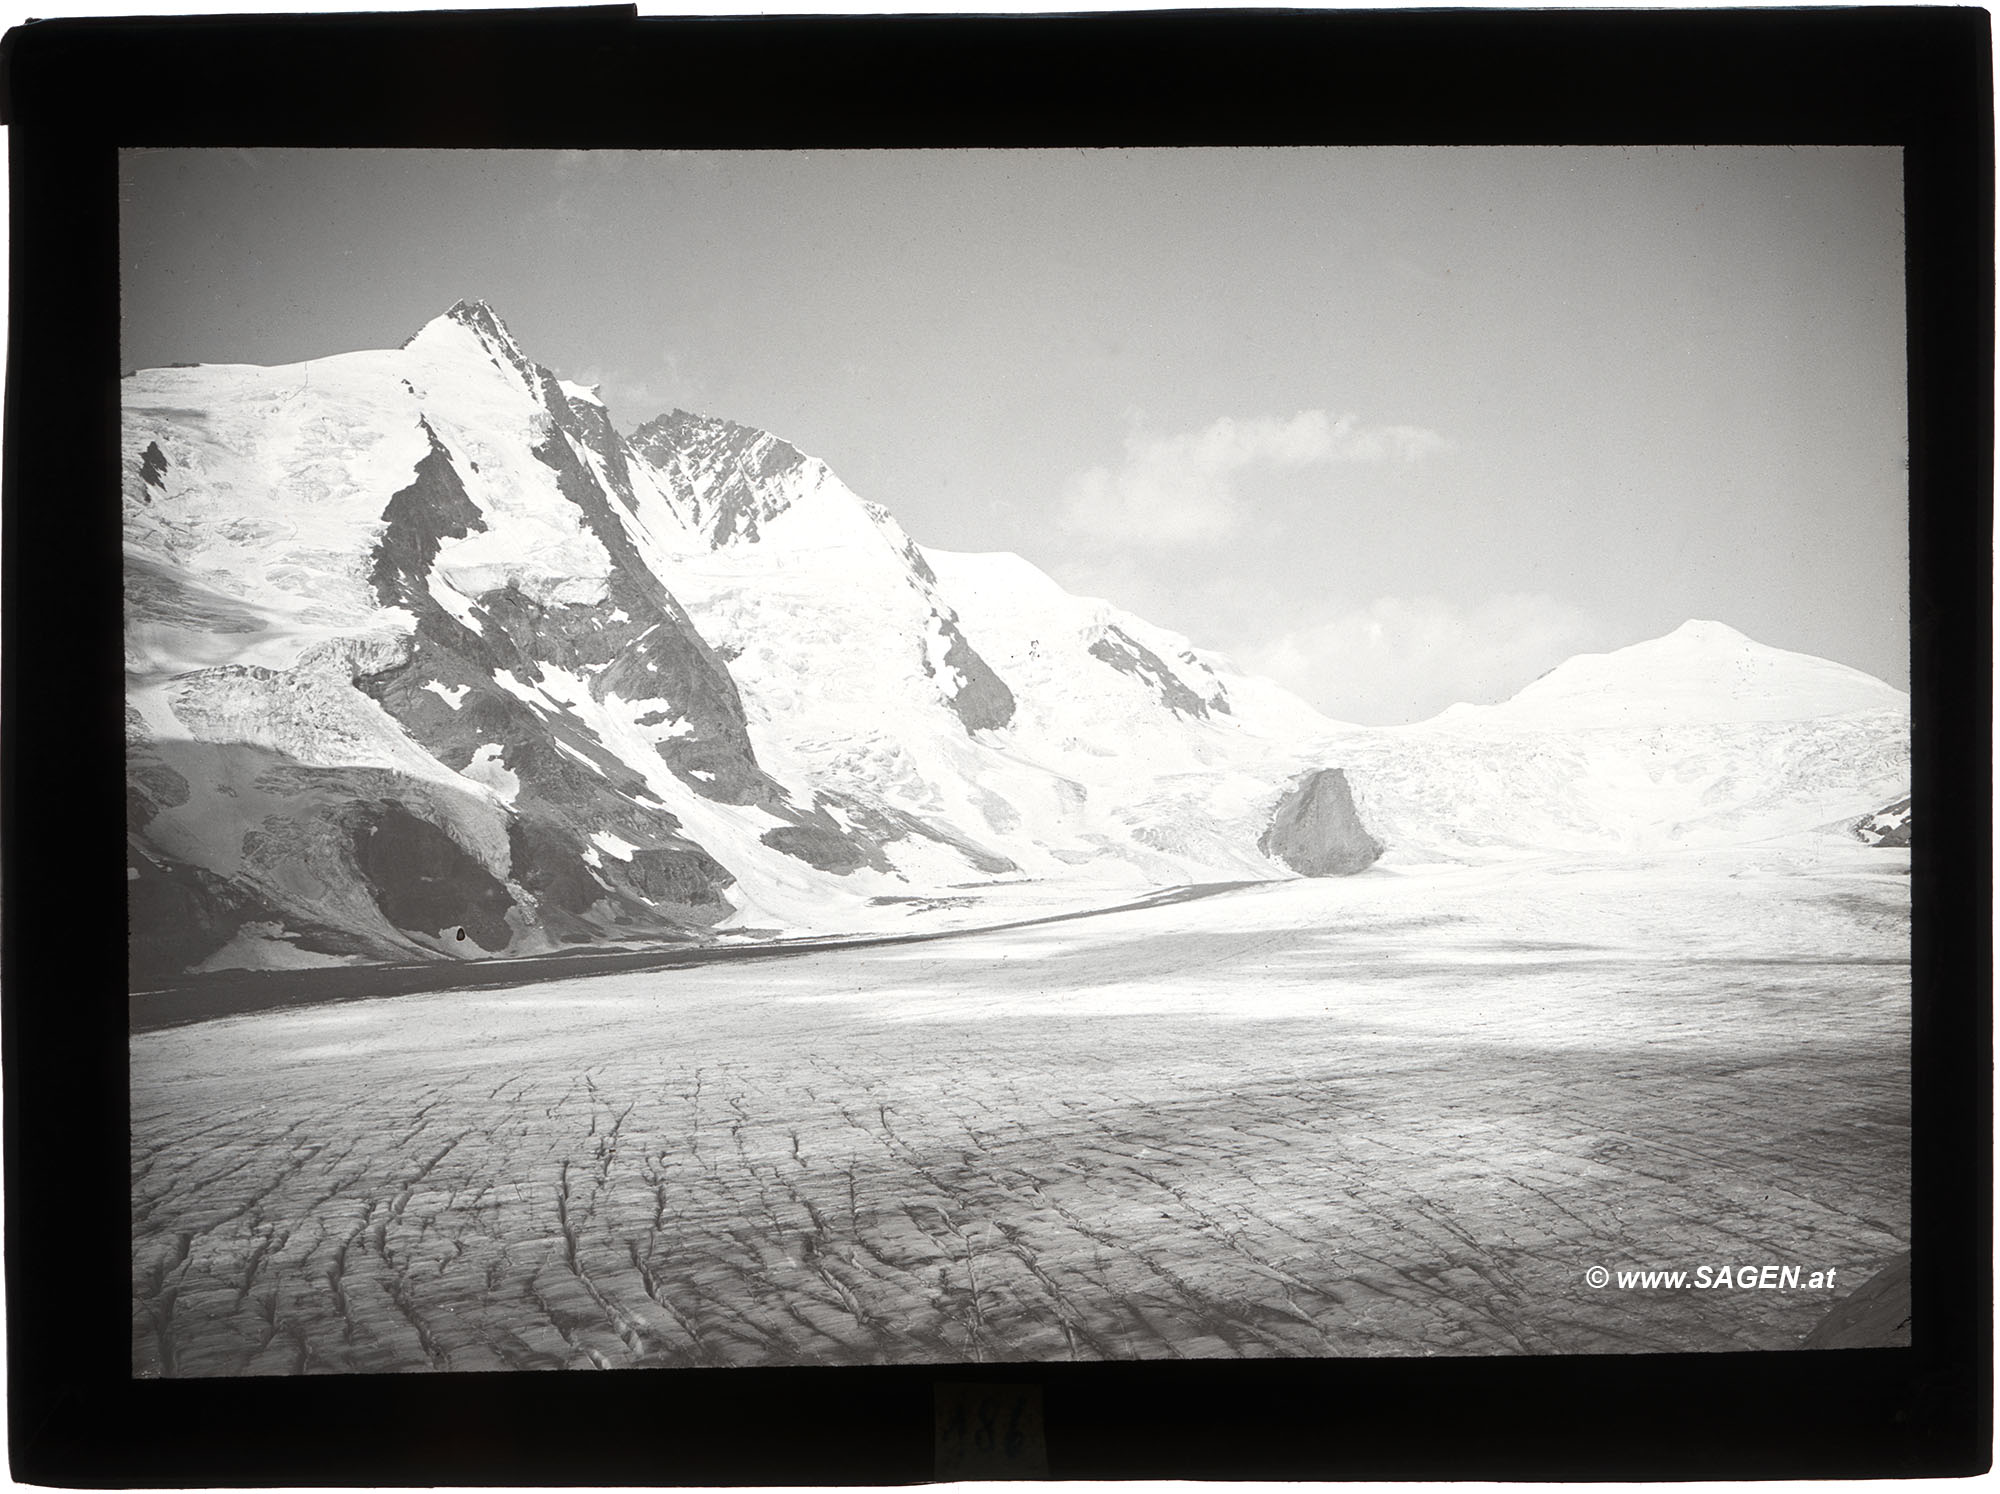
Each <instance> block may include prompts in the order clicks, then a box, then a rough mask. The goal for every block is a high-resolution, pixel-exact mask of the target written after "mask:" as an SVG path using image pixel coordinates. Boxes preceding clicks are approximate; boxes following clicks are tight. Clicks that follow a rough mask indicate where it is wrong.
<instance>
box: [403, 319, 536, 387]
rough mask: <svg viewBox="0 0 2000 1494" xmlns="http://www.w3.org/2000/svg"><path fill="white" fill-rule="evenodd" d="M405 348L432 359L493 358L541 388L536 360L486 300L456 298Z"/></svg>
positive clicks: (471, 360) (478, 360)
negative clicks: (522, 346) (458, 299)
mask: <svg viewBox="0 0 2000 1494" xmlns="http://www.w3.org/2000/svg"><path fill="white" fill-rule="evenodd" d="M403 349H404V351H406V352H412V353H415V354H416V355H417V358H418V359H419V360H420V361H423V362H428V363H436V362H439V361H444V362H451V361H454V360H466V361H470V362H474V363H481V362H488V361H490V362H491V363H493V364H494V365H495V366H497V367H500V368H501V369H503V370H505V369H512V370H513V372H514V374H515V375H517V376H518V377H519V378H520V379H521V381H522V382H523V383H524V384H526V385H527V387H528V389H529V390H530V391H532V392H539V386H540V382H541V380H540V376H539V372H538V370H537V369H536V366H535V364H534V362H533V360H531V359H530V358H529V357H528V355H527V354H526V353H524V352H522V351H521V345H520V344H519V343H518V342H516V341H515V340H514V334H513V333H512V332H509V331H508V330H507V324H506V323H505V322H503V321H501V320H500V317H499V314H498V313H497V312H495V311H494V310H493V308H492V307H491V306H488V305H487V304H486V303H485V302H484V301H454V302H453V303H452V305H451V309H450V310H448V311H446V312H444V313H442V314H441V315H439V316H435V317H432V318H431V319H430V320H429V321H428V322H426V323H424V325H423V326H422V327H420V328H418V329H417V332H416V334H415V335H414V336H412V337H411V338H410V339H409V340H408V341H406V342H405V343H404V344H403Z"/></svg>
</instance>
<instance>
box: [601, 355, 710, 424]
mask: <svg viewBox="0 0 2000 1494" xmlns="http://www.w3.org/2000/svg"><path fill="white" fill-rule="evenodd" d="M577 380H578V382H579V383H583V384H590V385H594V386H596V387H597V391H598V395H599V397H600V398H601V399H603V401H604V403H605V405H606V406H607V407H608V408H609V409H610V410H611V412H612V416H613V418H614V419H615V420H616V421H617V422H618V423H619V425H620V427H621V428H624V427H627V426H633V425H641V424H643V423H645V422H646V421H648V420H651V419H652V418H653V417H654V416H655V415H664V414H665V413H666V412H667V411H668V410H671V409H673V408H674V407H675V406H679V407H681V408H682V409H689V410H699V409H700V408H701V407H702V406H703V404H704V403H705V402H706V398H707V393H708V386H707V383H706V381H705V380H703V379H701V378H700V377H698V376H697V375H695V374H691V373H689V372H688V371H687V370H686V368H685V367H684V366H683V363H682V360H681V356H680V354H679V353H677V352H676V351H674V349H672V348H664V349H662V350H661V352H660V358H659V362H658V363H656V364H655V365H654V366H653V367H652V368H650V369H648V370H645V371H644V372H641V373H637V374H632V373H628V372H626V371H625V370H623V369H618V368H601V367H599V366H598V365H596V364H592V365H591V366H590V367H589V368H586V369H584V370H583V371H582V372H581V373H580V374H579V375H578V376H577Z"/></svg>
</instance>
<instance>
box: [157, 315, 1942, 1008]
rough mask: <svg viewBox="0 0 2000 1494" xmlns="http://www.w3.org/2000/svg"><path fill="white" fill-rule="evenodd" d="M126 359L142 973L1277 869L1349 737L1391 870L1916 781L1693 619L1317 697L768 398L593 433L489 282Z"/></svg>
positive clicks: (981, 899) (464, 953) (691, 932)
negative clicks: (1554, 658)
mask: <svg viewBox="0 0 2000 1494" xmlns="http://www.w3.org/2000/svg"><path fill="white" fill-rule="evenodd" d="M124 402H125V422H124V442H125V449H126V455H127V458H128V461H127V465H126V479H125V488H124V513H125V538H126V547H127V586H126V592H127V619H126V622H127V627H126V634H127V637H126V648H127V669H128V680H129V684H128V709H127V723H128V738H129V748H128V802H129V805H130V808H131V814H130V827H131V834H130V842H131V862H130V867H131V870H130V877H131V880H130V881H129V883H128V887H129V890H130V897H131V900H132V914H133V927H134V937H133V953H134V969H135V975H136V976H138V977H142V978H157V977H163V976H170V975H172V974H174V973H175V972H177V971H180V970H184V969H187V968H191V967H195V966H201V967H203V968H221V967H224V966H228V965H231V964H241V963H261V964H270V965H273V966H305V965H311V964H315V963H326V962H343V961H350V960H356V959H363V960H382V959H392V960H410V959H457V958H468V957H483V956H489V955H493V954H501V953H504V954H525V953H530V952H536V951H542V950H548V949H553V948H557V947H560V946H563V945H569V944H606V943H613V944H616V943H626V944H629V943H634V942H648V941H660V940H687V939H710V938H714V937H717V931H726V930H741V931H759V932H766V933H769V932H778V931H792V932H818V933H828V932H834V933H838V932H861V931H867V930H879V929H891V928H893V929H902V928H909V927H912V926H916V927H942V926H954V925H963V924H968V923H974V922H978V921H981V920H988V921H990V920H991V919H993V918H996V917H1001V916H1005V914H1006V913H1007V912H1008V911H1015V912H1025V911H1046V910H1052V909H1056V908H1073V907H1076V906H1078V905H1082V904H1089V903H1091V902H1093V901H1101V900H1104V899H1107V898H1110V897H1113V896H1122V895H1124V894H1126V893H1128V892H1132V891H1139V890H1143V889H1148V888H1155V887H1160V886H1165V885H1172V884H1185V883H1192V882H1207V881H1218V880H1232V879H1252V878H1272V877H1279V876H1283V875H1286V874H1287V867H1286V866H1285V865H1284V864H1283V863H1281V862H1280V861H1278V860H1275V859H1273V857H1272V856H1271V855H1268V854H1266V853H1265V851H1264V850H1263V849H1260V841H1262V842H1263V843H1264V844H1271V842H1270V841H1269V840H1268V839H1266V836H1267V832H1269V831H1270V830H1271V829H1272V826H1273V820H1274V814H1275V813H1276V812H1277V811H1278V808H1279V806H1280V804H1281V801H1283V800H1284V799H1285V796H1286V795H1287V793H1288V792H1290V791H1291V790H1292V788H1293V786H1295V785H1297V784H1300V783H1307V782H1314V781H1325V782H1331V781H1333V779H1331V778H1325V779H1318V778H1315V775H1324V774H1331V773H1333V772H1334V771H1335V770H1339V778H1340V781H1342V782H1344V783H1345V784H1346V785H1348V786H1349V787H1350V788H1351V791H1352V792H1351V799H1352V803H1351V805H1349V806H1346V807H1344V809H1343V815H1344V816H1345V819H1353V820H1354V825H1353V826H1352V827H1350V828H1351V829H1352V832H1353V834H1354V836H1355V837H1357V842H1356V843H1357V844H1359V843H1360V840H1359V837H1364V836H1365V837H1367V838H1368V840H1369V841H1370V842H1371V843H1372V842H1373V841H1376V840H1379V841H1380V842H1382V843H1383V844H1385V845H1386V847H1387V849H1386V852H1385V853H1384V857H1383V861H1382V863H1381V864H1382V866H1383V867H1384V868H1386V869H1390V870H1393V869H1394V868H1395V867H1396V866H1398V865H1407V864H1410V863H1411V862H1413V861H1421V860H1425V859H1438V858H1447V859H1456V860H1487V859H1496V858H1505V857H1510V856H1520V855H1529V854H1540V853H1547V852H1550V851H1587V852H1590V853H1593V854H1596V853H1611V854H1650V853H1653V852H1655V851H1660V850H1672V849H1674V848H1677V847H1682V846H1698V845H1704V844H1712V843H1715V842H1717V841H1719V840H1728V839H1736V840H1744V839H1754V838H1758V837H1765V836H1772V835H1791V834H1797V833H1801V832H1808V831H1811V830H1813V829H1814V828H1815V827H1817V826H1821V825H1825V824H1831V823H1833V822H1835V821H1837V820H1840V818H1841V817H1842V816H1847V817H1849V819H1850V821H1851V818H1852V817H1853V816H1857V815H1865V814H1867V813H1869V812H1871V811H1874V810H1876V809H1879V808H1880V807H1881V806H1882V805H1883V804H1885V803H1890V802H1892V801H1893V800H1894V799H1895V798H1896V796H1897V795H1898V794H1905V793H1907V788H1908V702H1907V698H1906V697H1904V696H1902V695H1901V694H1900V692H1896V691H1893V690H1890V689H1889V687H1888V686H1886V685H1883V684H1881V682H1879V681H1875V680H1871V679H1869V678H1868V677H1867V676H1865V675H1860V674H1857V673H1856V672H1855V671H1852V670H1846V669H1843V668H1842V667H1841V666H1838V665H1833V664H1829V663H1827V662H1826V661H1824V660H1816V659H1810V658H1807V657H1805V656H1802V655H1797V654H1786V653H1783V652H1781V651H1778V650H1772V649H1765V648H1762V647H1761V646H1760V645H1757V644H1755V643H1753V642H1751V641H1750V640H1749V639H1746V638H1744V637H1743V636H1742V635H1741V634H1738V633H1735V632H1734V631H1733V630H1731V629H1728V628H1726V627H1723V626H1722V625H1720V624H1706V623H1696V624H1689V625H1688V626H1687V627H1685V628H1683V629H1681V630H1680V631H1678V632H1676V633H1675V634H1672V635H1670V636H1669V637H1668V638H1665V639H1661V640H1656V641H1655V642H1653V643H1650V644H1642V645H1638V646H1636V647H1635V648H1633V649H1627V650H1623V651H1621V652H1619V653H1617V654H1611V655H1602V656H1586V657H1583V658H1579V659H1576V660H1572V661H1571V662H1570V663H1568V664H1566V665H1563V666H1561V667H1560V668H1559V669H1557V670H1555V671H1553V672H1552V673H1551V674H1550V675H1549V676H1547V677H1546V678H1545V679H1543V680H1541V681H1538V682H1537V683H1536V684H1535V685H1531V686H1530V687H1529V688H1528V689H1526V690H1524V691H1522V692H1521V693H1520V695H1518V696H1517V697H1516V698H1515V699H1514V700H1513V701H1510V702H1507V703H1505V704H1503V705H1501V706H1496V707H1483V708H1473V707H1458V708H1454V709H1453V710H1452V711H1449V712H1447V713H1445V715H1444V716H1442V717H1440V718H1438V719H1437V720H1435V721H1433V722H1429V723H1424V724H1422V725H1419V726H1415V727H1408V728H1398V729H1394V730H1383V731H1370V730H1364V729H1362V728H1359V727H1353V726H1347V725H1343V724H1341V723H1337V722H1333V721H1329V720H1327V719H1326V718H1324V717H1322V716H1320V715H1319V714H1318V713H1316V712H1314V711H1313V710H1312V709H1311V708H1310V707H1308V706H1307V705H1305V704H1304V703H1303V702H1302V701H1299V700H1298V699H1297V698H1295V697H1293V696H1291V695H1290V694H1288V693H1287V692H1285V691H1284V690H1282V689H1280V688H1279V687H1278V686H1276V685H1274V684H1272V683H1270V682H1269V681H1265V680H1258V679H1255V678H1251V677H1247V676H1244V675H1241V674H1239V673H1237V672H1236V671H1235V670H1234V669H1233V668H1232V667H1231V666H1230V665H1229V664H1228V662H1227V661H1226V660H1224V659H1222V658H1221V657H1220V656H1219V655H1215V654H1211V653H1207V652H1205V651H1203V650H1200V649H1197V648H1196V647H1194V646H1193V645H1192V644H1191V643H1190V642H1189V641H1188V640H1187V639H1185V638H1182V637H1180V636H1178V635H1176V634H1173V633H1171V632H1168V631H1166V630H1164V629H1160V628H1156V627H1153V626H1152V625H1150V624H1148V623H1147V622H1145V621H1144V620H1143V619H1140V618H1137V617H1134V616H1132V615H1131V614H1129V613H1126V612H1123V611H1120V610H1119V609H1117V608H1116V607H1113V606H1111V605H1110V604H1109V603H1106V602H1101V601H1095V600H1091V599H1087V598H1080V597H1076V596H1072V595H1070V594H1069V593H1068V592H1066V591H1064V590H1063V589H1062V588H1061V587H1059V586H1058V585H1057V584H1056V583H1055V582H1054V581H1053V580H1051V579H1050V578H1049V577H1048V576H1046V575H1044V574H1043V573H1042V572H1040V571H1039V570H1037V569H1036V568H1035V567H1034V566H1032V565H1031V564H1029V563H1028V562H1027V561H1025V560H1023V559H1021V558H1020V557H1018V556H1014V555H1005V554H997V555H966V554H956V553H951V552H945V551H927V550H924V549H921V548H920V547H919V546H917V545H916V544H914V543H913V542H912V541H911V540H910V538H909V536H908V535H906V534H905V533H904V532H903V530H902V528H901V526H900V525H899V524H897V522H896V520H895V519H894V518H893V517H892V516H891V515H889V514H888V512H887V511H886V510H884V509H882V508H881V507H879V506H878V505H876V504H873V503H870V502H868V501H866V500H864V499H863V498H861V497H860V496H859V495H857V494H855V493H854V492H852V491H851V490H850V489H849V488H848V487H847V486H846V484H844V483H843V482H842V481H841V480H840V479H839V478H838V477H837V476H836V475H835V474H834V473H832V472H831V471H830V470H829V469H828V468H827V467H826V465H825V464H824V463H823V462H820V461H819V460H818V459H816V458H814V457H811V456H809V455H807V454H805V453H803V452H801V451H799V450H798V449H797V448H796V447H795V446H793V445H791V444H790V443H788V442H786V441H784V440H782V439H781V438H779V437H777V436H775V435H772V434H771V433H769V432H766V431H760V430H756V429H753V428H750V427H746V426H742V425H737V424H734V423H732V422H729V421H725V420H719V419H715V418H711V417H706V416H701V415H694V414H689V413H687V412H685V411H679V410H676V411H673V412H670V413H669V414H667V415H664V416H661V417H659V418H658V419H656V420H653V421H650V422H648V423H646V424H644V425H642V426H640V427H638V428H637V429H636V430H634V431H633V432H632V433H631V435H630V436H629V437H628V436H624V435H621V434H620V433H619V431H618V430H617V428H616V427H615V426H614V424H613V422H612V418H611V413H610V411H608V410H607V409H606V408H605V407H604V405H603V403H602V402H601V401H600V400H599V399H598V397H597V394H596V392H595V391H594V390H591V389H586V388H584V387H583V386H581V385H578V384H574V383H570V382H566V381H564V380H561V379H559V378H557V377H556V376H555V375H554V374H553V373H551V372H550V371H549V370H548V369H546V368H543V367H541V366H540V365H538V364H536V363H534V362H533V360H532V359H530V358H529V357H528V356H527V354H526V353H525V352H524V351H523V350H522V348H521V347H520V345H519V344H518V342H517V341H516V340H515V338H514V337H513V335H512V334H511V333H510V332H509V331H508V329H507V328H506V326H505V324H504V323H502V322H501V320H500V319H499V317H498V316H497V315H495V314H494V312H493V311H492V309H491V308H490V307H488V306H486V305H485V304H484V303H483V302H476V301H467V302H460V303H458V304H457V305H455V306H453V307H452V308H451V309H450V310H449V311H448V312H446V313H445V314H443V315H442V316H439V317H437V318H435V319H434V320H433V321H431V322H429V323H428V324H426V325H425V326H424V327H423V328H422V329H420V330H419V331H418V332H417V334H416V335H415V336H413V337H412V338H411V339H410V340H409V341H408V342H407V343H405V344H404V345H403V347H402V348H400V349H395V350H388V351H381V352H359V353H351V354H344V355H341V356H339V357H334V358H326V359H316V360H313V361H312V362H310V363H303V364H294V365H289V366H286V367H280V368H252V367H241V366H207V367H197V368H191V369H160V370H147V371H144V372H141V373H139V374H136V375H133V376H131V377H129V378H128V379H127V380H126V381H125V387H124ZM1345 819H1343V823H1345ZM1885 854H1893V853H1885ZM455 910H456V911H455ZM461 930H463V931H464V932H465V934H466V937H464V938H460V937H458V936H459V933H460V932H461Z"/></svg>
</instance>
